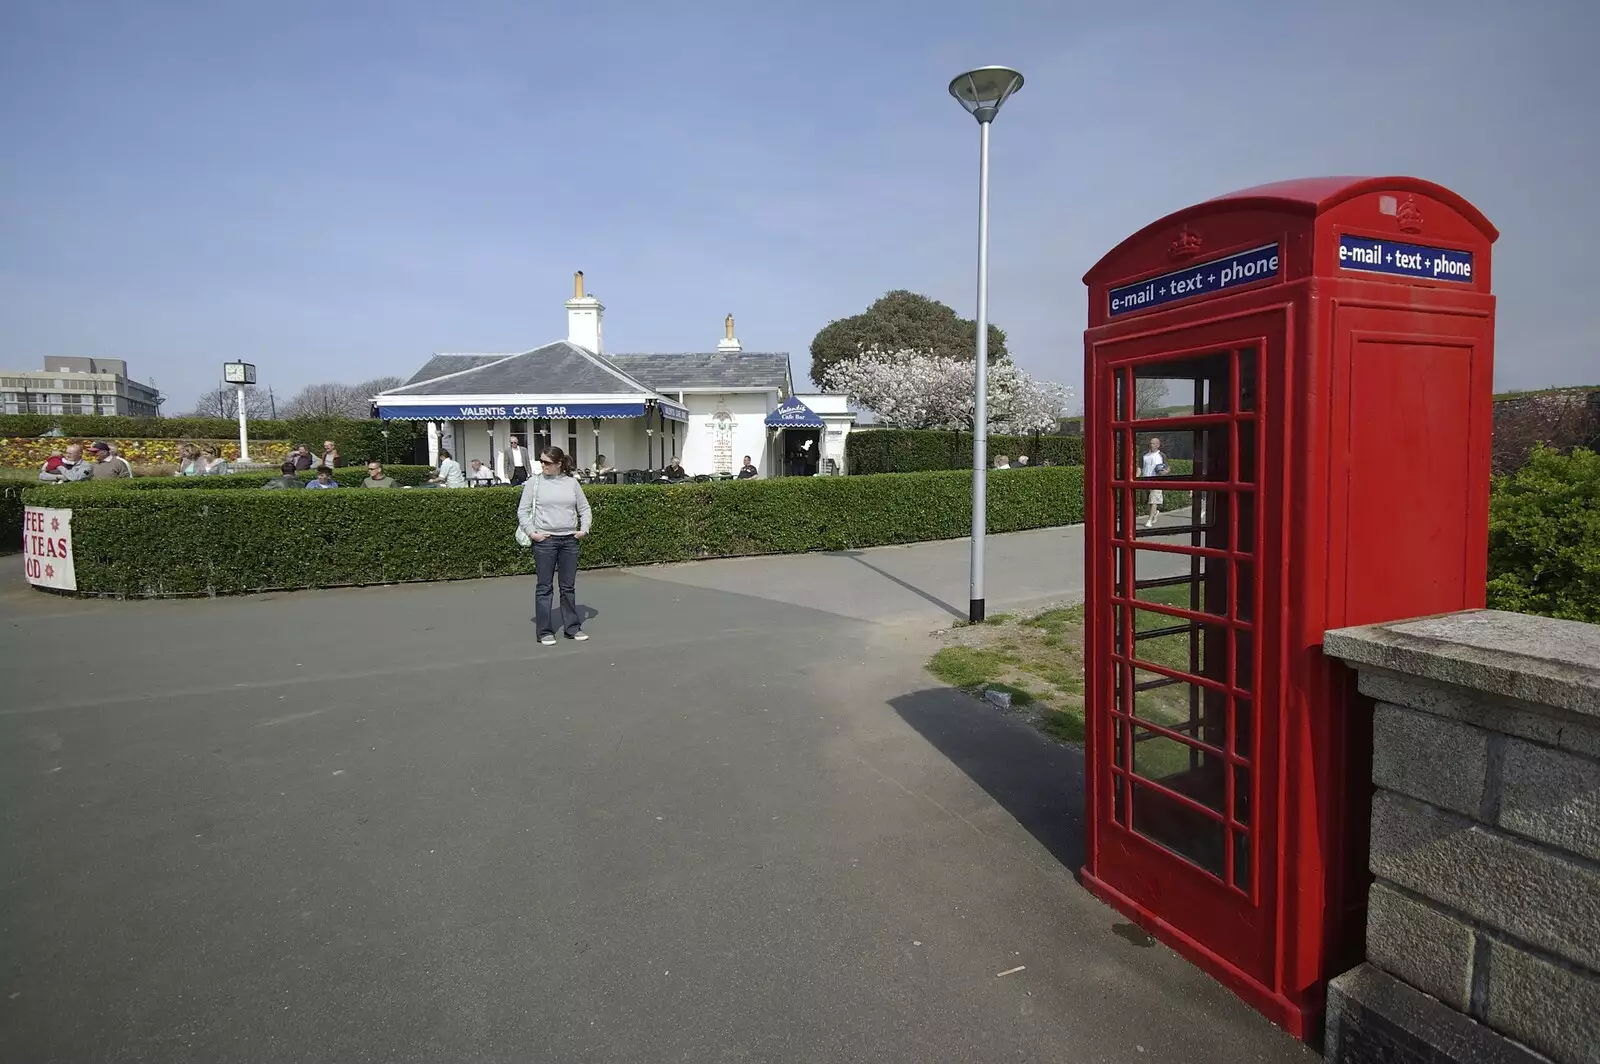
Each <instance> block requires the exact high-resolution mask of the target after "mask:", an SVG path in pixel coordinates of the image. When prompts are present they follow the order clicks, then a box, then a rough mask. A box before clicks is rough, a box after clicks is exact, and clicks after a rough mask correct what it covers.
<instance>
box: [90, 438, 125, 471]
mask: <svg viewBox="0 0 1600 1064" xmlns="http://www.w3.org/2000/svg"><path fill="white" fill-rule="evenodd" d="M89 450H91V451H93V452H94V468H93V469H92V470H90V474H89V475H90V476H92V477H93V478H94V479H95V480H122V479H124V478H126V477H130V476H132V475H133V474H132V473H131V472H130V470H129V469H128V464H127V463H126V462H120V461H118V460H116V459H115V458H113V457H112V456H111V445H110V444H108V443H106V442H105V441H104V440H95V441H94V444H93V446H91V447H90V448H89Z"/></svg>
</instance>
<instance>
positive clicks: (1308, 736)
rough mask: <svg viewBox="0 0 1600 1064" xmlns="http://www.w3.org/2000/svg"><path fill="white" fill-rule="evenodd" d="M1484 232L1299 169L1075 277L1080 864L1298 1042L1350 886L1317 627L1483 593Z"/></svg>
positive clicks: (1341, 958)
mask: <svg viewBox="0 0 1600 1064" xmlns="http://www.w3.org/2000/svg"><path fill="white" fill-rule="evenodd" d="M1496 236H1498V234H1497V233H1496V231H1495V229H1494V227H1493V226H1491V225H1490V224H1489V222H1488V220H1487V219H1485V218H1484V216H1483V215H1482V214H1481V213H1479V212H1478V211H1477V210H1476V209H1475V208H1474V207H1473V206H1472V205H1471V204H1469V203H1467V202H1466V201H1465V200H1463V199H1462V198H1461V197H1460V196H1457V195H1456V194H1454V193H1452V192H1450V191H1449V190H1447V189H1444V188H1441V187H1439V186H1437V185H1433V184H1430V183H1428V182H1426V181H1419V180H1417V179H1415V178H1408V177H1384V178H1316V179H1308V180H1303V181H1290V182H1284V183H1282V184H1277V185H1267V186H1263V187H1261V188H1254V189H1248V190H1246V191H1243V192H1237V193H1234V194H1232V195H1229V196H1223V197H1221V198H1220V199H1214V200H1209V201H1207V202H1204V203H1200V204H1196V205H1195V206H1192V207H1189V208H1187V209H1185V210H1181V211H1178V212H1177V213H1176V214H1172V215H1169V216H1168V217H1166V218H1163V219H1161V220H1160V221H1158V222H1155V223H1153V224H1151V225H1148V226H1146V227H1145V228H1143V229H1141V230H1140V231H1139V232H1137V233H1135V234H1134V235H1133V236H1131V237H1129V238H1128V239H1127V240H1125V241H1123V242H1122V243H1121V244H1119V245H1118V246H1117V247H1116V248H1114V249H1113V250H1112V251H1111V252H1110V253H1109V254H1107V255H1106V256H1105V258H1103V259H1101V260H1100V262H1099V263H1097V264H1096V265H1095V267H1094V268H1093V269H1092V270H1090V271H1089V273H1088V275H1087V276H1085V278H1084V282H1085V283H1086V284H1087V285H1088V286H1089V328H1088V330H1087V331H1086V332H1085V334H1084V361H1085V377H1086V387H1085V389H1084V397H1085V413H1086V415H1087V416H1086V418H1085V424H1086V426H1087V427H1088V431H1087V435H1086V439H1085V445H1086V446H1085V455H1086V459H1085V464H1086V467H1087V469H1086V477H1085V482H1086V492H1087V498H1086V511H1087V513H1086V521H1087V530H1088V536H1087V540H1086V541H1087V544H1088V546H1087V549H1086V554H1087V558H1086V561H1087V576H1088V581H1087V589H1088V611H1089V613H1088V617H1089V624H1088V638H1087V645H1086V673H1087V698H1088V701H1087V706H1088V724H1089V726H1088V764H1089V772H1088V802H1087V804H1088V817H1087V822H1088V839H1087V854H1088V857H1087V864H1086V865H1085V867H1084V869H1083V873H1082V880H1083V882H1084V884H1085V885H1086V886H1087V887H1088V888H1089V889H1090V890H1091V891H1093V892H1094V893H1095V894H1096V895H1098V896H1099V897H1100V898H1102V899H1103V900H1105V901H1106V902H1108V903H1109V904H1111V905H1112V906H1114V907H1115V908H1117V909H1119V910H1121V911H1122V912H1124V913H1126V914H1127V915H1128V916H1130V917H1131V918H1133V919H1134V920H1136V921H1137V922H1138V923H1140V924H1141V925H1143V926H1144V927H1145V928H1146V929H1148V930H1149V931H1150V932H1152V933H1153V934H1155V935H1156V936H1157V937H1158V938H1160V939H1162V940H1163V941H1165V942H1167V943H1168V944H1169V945H1171V946H1172V947H1173V948H1175V949H1177V950H1178V951H1179V952H1181V953H1183V954H1184V955H1186V956H1187V957H1188V958H1189V959H1190V960H1192V961H1194V962H1195V963H1196V964H1198V965H1200V966H1201V967H1202V968H1204V969H1206V970H1207V971H1208V972H1210V973H1211V974H1213V975H1214V976H1215V977H1216V978H1218V979H1220V980H1222V981H1223V982H1224V983H1225V984H1227V985H1228V986H1229V987H1231V988H1232V989H1233V990H1234V991H1235V992H1236V993H1238V994H1239V995H1240V996H1241V997H1243V998H1244V999H1245V1000H1247V1001H1249V1002H1250V1003H1251V1004H1252V1005H1254V1006H1255V1007H1256V1008H1258V1009H1260V1010H1261V1011H1262V1012H1264V1013H1266V1014H1267V1015H1268V1016H1270V1017H1271V1018H1272V1019H1273V1020H1275V1021H1277V1022H1278V1023H1280V1024H1282V1025H1283V1026H1284V1027H1285V1028H1287V1029H1288V1030H1290V1031H1291V1032H1293V1033H1294V1034H1295V1035H1296V1036H1297V1037H1301V1038H1305V1037H1308V1036H1310V1035H1312V1034H1313V1033H1314V1032H1316V1031H1319V1030H1320V1029H1321V1014H1322V1008H1323V989H1324V986H1325V984H1326V981H1327V979H1329V978H1330V977H1332V976H1333V975H1336V974H1338V973H1339V972H1340V971H1343V970H1345V969H1346V968H1349V967H1351V966H1352V965H1354V964H1356V963H1358V962H1359V961H1360V960H1361V957H1362V943H1363V939H1364V929H1365V910H1366V893H1367V884H1368V877H1367V873H1366V864H1367V818H1368V815H1369V808H1370V803H1369V796H1370V794H1371V785H1370V782H1369V781H1370V778H1371V777H1370V768H1371V764H1370V763H1371V715H1370V707H1367V709H1366V710H1365V711H1364V710H1363V709H1362V708H1360V707H1359V706H1355V705H1353V704H1352V701H1351V697H1352V696H1353V695H1354V694H1355V692H1354V685H1353V683H1352V681H1351V678H1350V676H1349V675H1348V674H1346V673H1345V672H1344V669H1343V666H1341V665H1339V664H1338V663H1336V662H1332V663H1330V662H1328V661H1326V660H1325V659H1324V658H1323V657H1322V652H1321V645H1322V635H1323V632H1324V631H1326V630H1327V629H1330V628H1338V627H1342V626H1345V625H1356V624H1367V623H1373V622H1379V621H1386V620H1394V619H1397V618H1402V617H1412V616H1418V615H1421V614H1430V613H1440V612H1444V611H1448V610H1458V609H1465V608H1469V607H1474V606H1482V605H1483V603H1484V580H1485V570H1486V565H1487V560H1486V555H1487V537H1488V506H1489V442H1490V440H1489V436H1490V428H1491V413H1490V401H1491V400H1490V396H1491V391H1492V388H1491V378H1492V368H1493V340H1494V298H1493V296H1491V295H1490V289H1489V269H1490V262H1489V259H1490V247H1491V245H1492V244H1493V242H1494V240H1495V238H1496ZM1153 437H1159V438H1160V441H1161V443H1160V448H1159V450H1158V451H1156V452H1154V453H1153V454H1152V452H1151V448H1150V445H1149V442H1148V441H1149V440H1150V439H1151V438H1153ZM1147 454H1151V455H1152V457H1151V458H1149V459H1147V458H1145V457H1144V456H1145V455H1147ZM1152 491H1159V492H1161V493H1162V496H1163V498H1162V499H1161V502H1160V503H1159V504H1158V506H1157V509H1158V510H1161V511H1162V512H1160V513H1159V515H1158V517H1157V519H1156V521H1155V523H1154V524H1153V525H1152V524H1151V523H1150V513H1151V508H1150V506H1149V503H1150V501H1151V492H1152Z"/></svg>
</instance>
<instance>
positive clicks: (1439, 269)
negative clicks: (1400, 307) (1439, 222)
mask: <svg viewBox="0 0 1600 1064" xmlns="http://www.w3.org/2000/svg"><path fill="white" fill-rule="evenodd" d="M1339 269H1341V270H1357V271H1359V272H1361V273H1387V274H1391V275H1393V276H1395V277H1420V278H1422V279H1423V280H1425V281H1456V282H1459V283H1461V284H1471V283H1472V252H1470V251H1456V250H1454V249H1452V248H1430V247H1426V246H1424V245H1422V244H1401V243H1397V242H1395V241H1393V240H1375V239H1373V238H1371V237H1365V236H1349V235H1345V236H1341V237H1340V238H1339Z"/></svg>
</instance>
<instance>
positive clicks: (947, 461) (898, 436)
mask: <svg viewBox="0 0 1600 1064" xmlns="http://www.w3.org/2000/svg"><path fill="white" fill-rule="evenodd" d="M844 453H845V458H846V462H847V464H848V466H849V469H850V472H852V473H863V474H865V473H921V472H927V471H930V470H935V469H971V468H972V433H970V432H944V431H941V430H938V429H859V430H857V431H855V432H852V433H850V435H848V436H846V437H845V440H844ZM1002 454H1003V455H1008V456H1010V457H1012V458H1016V457H1017V456H1018V455H1023V454H1025V455H1027V456H1028V461H1029V463H1030V464H1032V465H1038V464H1039V463H1040V462H1043V461H1044V460H1045V459H1046V458H1049V459H1051V460H1053V461H1054V462H1055V463H1056V464H1057V465H1067V466H1081V465H1083V437H1082V436H1053V435H1044V434H1040V435H1038V436H990V437H989V460H990V461H991V462H992V461H994V459H995V458H997V457H998V456H1000V455H1002Z"/></svg>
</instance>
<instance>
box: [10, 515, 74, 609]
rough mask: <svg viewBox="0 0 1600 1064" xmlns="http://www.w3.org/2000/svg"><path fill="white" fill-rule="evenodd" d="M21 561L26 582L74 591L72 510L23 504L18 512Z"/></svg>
mask: <svg viewBox="0 0 1600 1064" xmlns="http://www.w3.org/2000/svg"><path fill="white" fill-rule="evenodd" d="M22 564H23V568H24V570H25V571H26V572H27V576H28V583H30V584H36V585H38V586H39V587H53V588H55V589H56V590H58V591H76V590H78V576H77V574H76V573H75V572H74V571H73V568H72V511H71V510H58V509H55V508H53V507H47V506H27V507H24V508H23V511H22Z"/></svg>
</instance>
